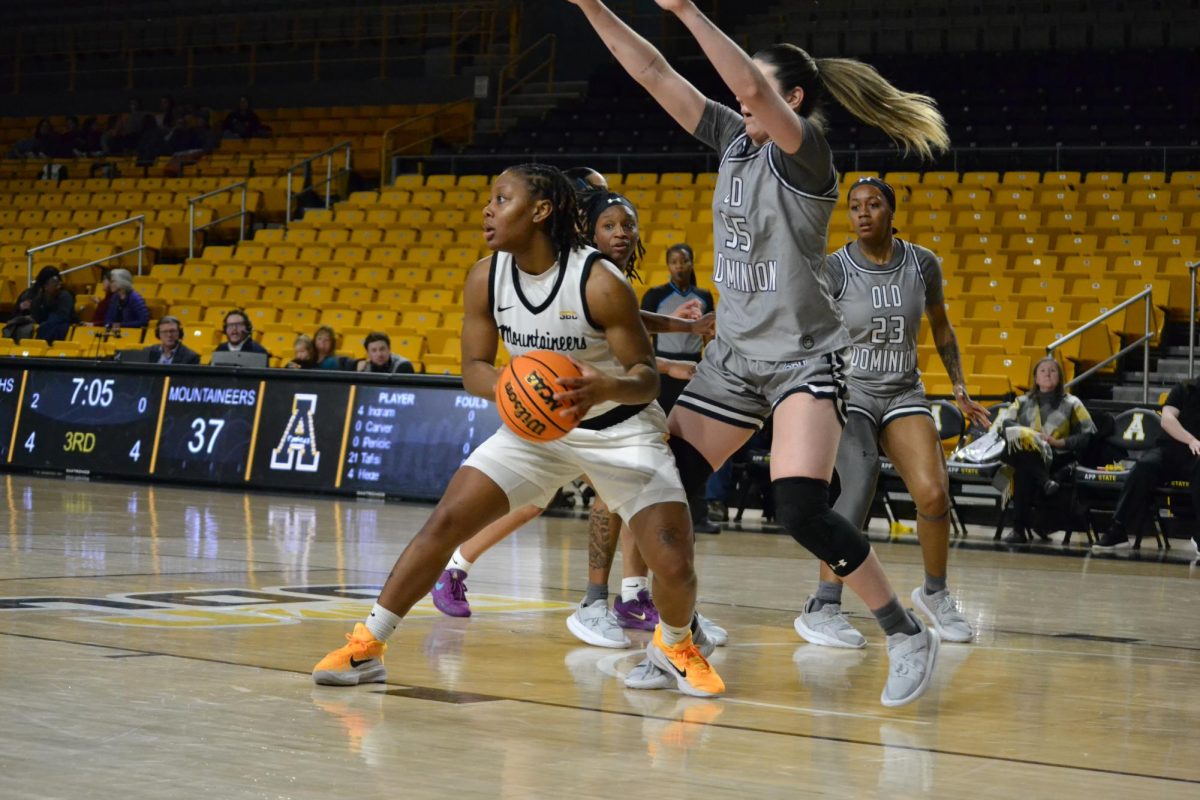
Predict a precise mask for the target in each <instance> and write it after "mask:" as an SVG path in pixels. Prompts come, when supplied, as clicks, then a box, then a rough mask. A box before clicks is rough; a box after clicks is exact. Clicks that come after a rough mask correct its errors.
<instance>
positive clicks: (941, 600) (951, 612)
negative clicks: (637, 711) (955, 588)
mask: <svg viewBox="0 0 1200 800" xmlns="http://www.w3.org/2000/svg"><path fill="white" fill-rule="evenodd" d="M912 601H913V605H914V606H916V607H917V610H919V611H920V612H921V613H922V614H924V615H925V616H926V617H927V618H928V619H929V621H930V622H932V623H933V629H934V630H935V631H937V634H938V636H939V637H941V639H942V641H943V642H969V641H971V640H972V639H974V638H975V631H973V630H971V623H969V622H967V618H966V617H964V616H963V615H962V612H960V611H959V610H958V603H956V602H955V601H954V596H953V595H952V594H950V590H949V589H943V590H942V591H940V592H934V593H933V594H925V588H924V587H923V586H918V587H917V588H915V589H913V591H912Z"/></svg>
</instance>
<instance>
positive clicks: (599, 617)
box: [567, 600, 631, 650]
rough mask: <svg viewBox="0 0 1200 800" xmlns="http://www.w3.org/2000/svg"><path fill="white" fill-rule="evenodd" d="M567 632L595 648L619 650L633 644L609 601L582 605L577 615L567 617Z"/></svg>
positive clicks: (576, 612) (577, 609)
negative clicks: (610, 606) (618, 621)
mask: <svg viewBox="0 0 1200 800" xmlns="http://www.w3.org/2000/svg"><path fill="white" fill-rule="evenodd" d="M567 630H569V631H570V632H571V633H573V634H575V637H576V638H577V639H579V640H580V641H581V642H584V643H585V644H590V645H592V646H593V647H612V648H616V649H618V650H619V649H622V648H626V647H629V645H630V644H631V643H630V641H629V637H628V636H626V635H625V631H623V630H622V629H621V626H620V625H619V624H617V617H616V615H615V614H613V612H612V610H611V609H610V608H609V607H608V601H607V600H596V601H595V602H593V603H592V604H591V605H588V606H585V605H583V604H582V603H580V604H579V607H578V608H576V609H575V613H574V614H572V615H571V616H569V617H567Z"/></svg>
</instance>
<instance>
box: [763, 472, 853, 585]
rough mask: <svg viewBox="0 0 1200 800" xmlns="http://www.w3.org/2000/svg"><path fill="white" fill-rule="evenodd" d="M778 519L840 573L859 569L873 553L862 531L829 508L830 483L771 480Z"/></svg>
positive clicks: (809, 479)
mask: <svg viewBox="0 0 1200 800" xmlns="http://www.w3.org/2000/svg"><path fill="white" fill-rule="evenodd" d="M771 487H772V489H773V490H774V492H775V518H776V519H777V520H778V521H779V524H781V525H782V526H783V529H784V530H785V531H787V532H788V533H789V534H791V537H792V538H793V539H795V540H796V541H797V542H799V543H800V544H802V545H804V547H805V549H807V550H808V551H809V552H810V553H812V554H813V555H814V556H816V557H817V558H819V559H821V560H822V561H824V562H825V563H826V564H828V565H829V567H830V568H831V569H832V570H833V571H834V572H835V573H837V574H838V575H840V576H843V577H844V576H846V575H849V574H850V573H851V572H854V570H856V569H858V568H859V567H860V566H861V565H862V563H863V562H864V561H866V560H867V556H869V555H870V554H871V545H870V543H869V542H868V541H867V537H866V536H865V535H864V534H863V532H862V531H860V530H858V529H856V528H855V527H854V525H852V524H851V523H850V522H848V521H847V520H846V519H845V518H844V517H842V516H840V515H838V514H836V513H834V511H833V509H831V508H830V507H829V484H828V483H826V482H825V481H822V480H817V479H816V478H780V479H778V480H775V481H772V482H771Z"/></svg>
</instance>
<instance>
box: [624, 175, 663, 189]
mask: <svg viewBox="0 0 1200 800" xmlns="http://www.w3.org/2000/svg"><path fill="white" fill-rule="evenodd" d="M622 183H623V184H624V185H625V186H626V187H637V188H647V187H649V188H653V187H655V186H657V185H658V173H657V172H630V173H629V174H627V175H626V176H625V178H624V180H623V181H622Z"/></svg>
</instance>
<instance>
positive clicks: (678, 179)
mask: <svg viewBox="0 0 1200 800" xmlns="http://www.w3.org/2000/svg"><path fill="white" fill-rule="evenodd" d="M692 183H693V180H692V173H690V172H664V173H662V174H661V175H659V177H658V185H659V186H676V187H680V188H686V187H690V186H691V185H692Z"/></svg>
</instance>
